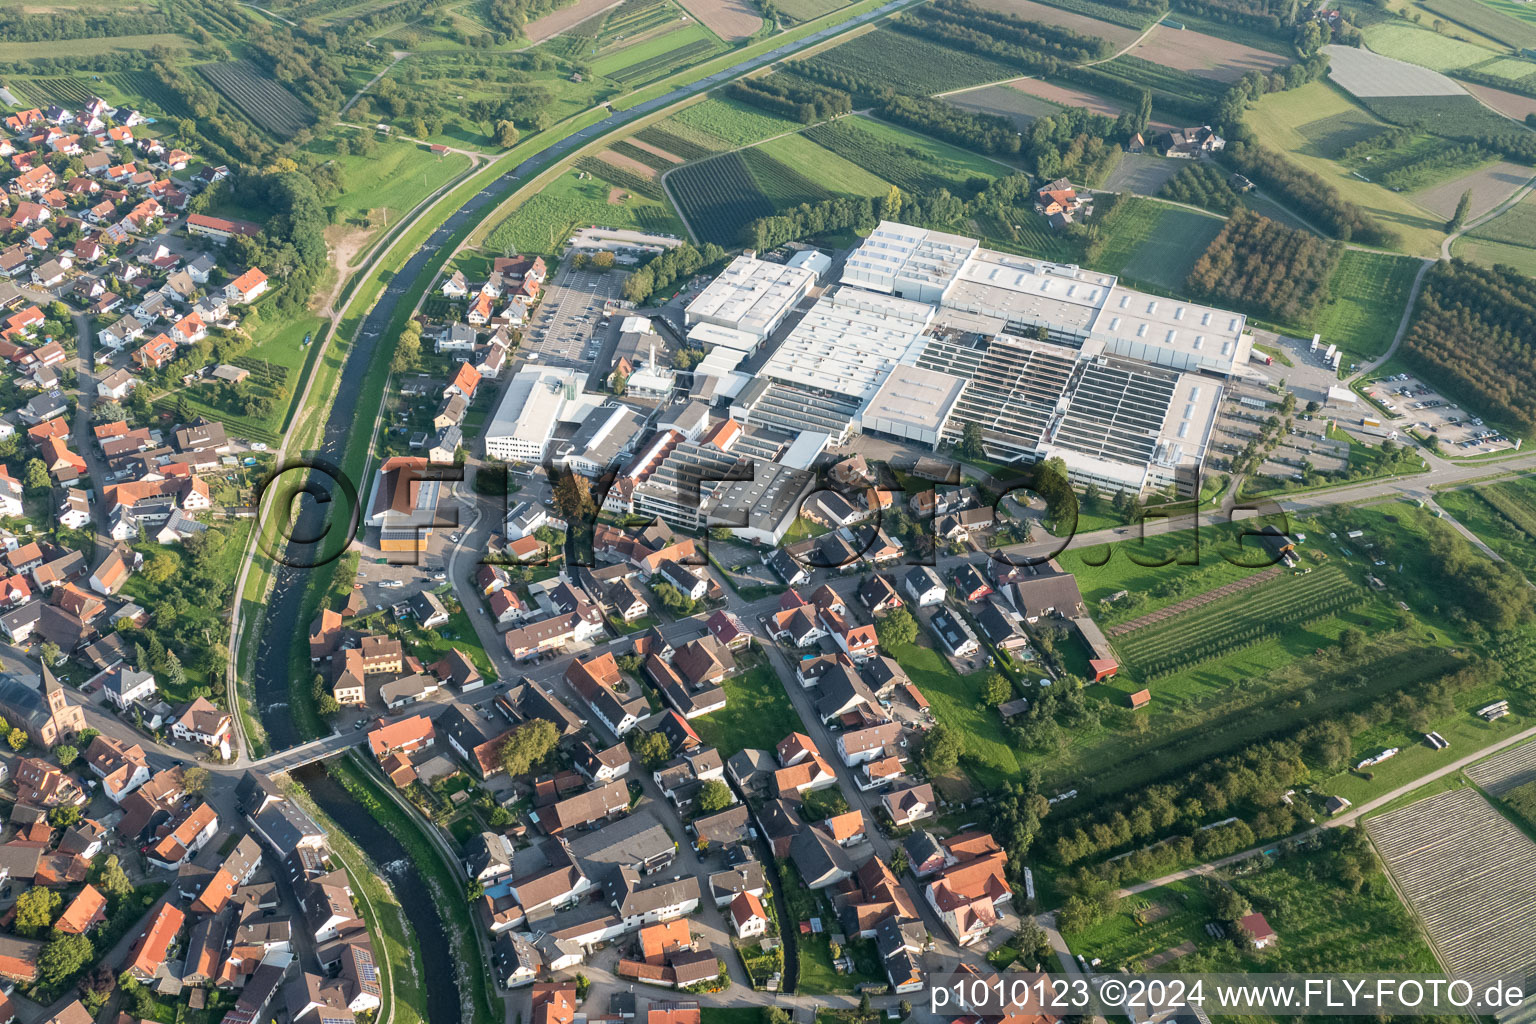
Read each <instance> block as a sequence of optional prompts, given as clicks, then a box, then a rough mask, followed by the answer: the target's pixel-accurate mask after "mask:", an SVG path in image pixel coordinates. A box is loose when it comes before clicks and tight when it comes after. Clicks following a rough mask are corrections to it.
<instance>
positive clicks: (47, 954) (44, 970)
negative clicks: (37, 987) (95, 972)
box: [37, 932, 95, 985]
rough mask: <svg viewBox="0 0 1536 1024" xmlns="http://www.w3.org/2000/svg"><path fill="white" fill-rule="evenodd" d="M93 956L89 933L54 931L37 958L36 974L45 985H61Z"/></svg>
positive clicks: (93, 949) (93, 951)
mask: <svg viewBox="0 0 1536 1024" xmlns="http://www.w3.org/2000/svg"><path fill="white" fill-rule="evenodd" d="M94 956H95V948H94V947H93V946H92V945H91V938H90V936H89V935H74V934H71V933H69V932H56V933H55V934H54V936H53V938H52V940H50V941H49V943H48V945H46V946H44V947H43V951H42V953H40V954H39V955H38V958H37V970H38V974H39V975H40V976H41V977H42V980H43V984H45V985H62V984H63V983H64V982H66V981H68V980H69V979H70V978H72V977H74V976H75V975H76V974H78V973H79V972H80V971H81V970H82V969H83V968H84V967H85V966H86V965H87V964H89V963H90V962H91V960H92V959H93V958H94Z"/></svg>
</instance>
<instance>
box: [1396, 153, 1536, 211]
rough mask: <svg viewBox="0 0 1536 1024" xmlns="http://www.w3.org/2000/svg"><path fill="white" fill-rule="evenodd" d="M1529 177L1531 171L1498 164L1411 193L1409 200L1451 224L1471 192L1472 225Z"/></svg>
mask: <svg viewBox="0 0 1536 1024" xmlns="http://www.w3.org/2000/svg"><path fill="white" fill-rule="evenodd" d="M1531 174H1532V171H1531V168H1530V167H1527V166H1523V165H1521V164H1517V163H1514V162H1512V161H1509V160H1499V161H1497V162H1495V163H1489V164H1486V165H1485V166H1483V167H1480V168H1479V169H1477V170H1475V171H1473V172H1471V173H1470V174H1463V175H1461V176H1460V177H1457V178H1452V179H1450V180H1449V181H1442V182H1440V183H1439V184H1438V185H1431V186H1429V187H1428V188H1421V189H1419V190H1418V191H1417V192H1414V193H1412V197H1413V201H1414V202H1416V203H1418V204H1419V205H1420V206H1422V207H1424V208H1425V209H1426V210H1428V211H1429V212H1430V213H1434V214H1438V215H1439V216H1441V217H1444V218H1445V219H1446V220H1450V219H1451V216H1452V215H1453V214H1454V213H1455V212H1456V206H1457V204H1458V203H1460V202H1461V197H1462V195H1463V194H1464V193H1466V192H1468V191H1470V192H1471V193H1472V205H1471V206H1470V207H1468V209H1467V220H1469V221H1471V220H1475V219H1477V218H1478V217H1481V216H1483V215H1484V214H1485V213H1488V212H1489V211H1490V210H1493V209H1496V208H1497V207H1498V206H1500V205H1501V204H1503V203H1505V202H1507V201H1508V200H1509V197H1510V196H1512V195H1514V194H1515V193H1516V192H1518V191H1519V190H1520V189H1521V188H1522V187H1523V186H1524V185H1526V184H1527V183H1528V182H1529V181H1530V180H1531Z"/></svg>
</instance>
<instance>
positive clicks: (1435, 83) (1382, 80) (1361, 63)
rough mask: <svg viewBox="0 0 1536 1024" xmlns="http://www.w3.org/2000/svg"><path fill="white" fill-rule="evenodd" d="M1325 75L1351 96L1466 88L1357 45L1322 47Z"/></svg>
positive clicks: (1448, 93)
mask: <svg viewBox="0 0 1536 1024" xmlns="http://www.w3.org/2000/svg"><path fill="white" fill-rule="evenodd" d="M1323 51H1324V52H1325V53H1327V54H1328V77H1329V78H1330V79H1332V80H1333V82H1334V84H1336V85H1338V86H1339V87H1340V88H1341V89H1343V90H1344V91H1345V92H1348V93H1349V94H1351V95H1353V96H1361V97H1368V96H1462V95H1465V90H1464V89H1462V87H1461V86H1459V85H1457V84H1456V83H1455V82H1453V81H1451V80H1450V79H1449V78H1446V77H1445V76H1444V75H1442V74H1440V72H1438V71H1431V70H1429V68H1422V67H1419V66H1418V65H1417V64H1409V63H1408V62H1406V61H1401V60H1393V59H1392V58H1391V57H1383V56H1382V55H1381V54H1379V53H1372V52H1371V51H1370V50H1366V49H1362V48H1360V47H1356V46H1340V45H1338V44H1337V43H1332V44H1329V45H1328V46H1325V47H1323Z"/></svg>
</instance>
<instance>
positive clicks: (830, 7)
mask: <svg viewBox="0 0 1536 1024" xmlns="http://www.w3.org/2000/svg"><path fill="white" fill-rule="evenodd" d="M846 6H847V0H782V2H776V3H775V4H774V7H775V8H777V9H778V12H779V13H780V14H782V15H784V16H785V17H786V18H793V19H794V20H795V21H812V20H814V19H816V18H819V17H821V16H822V15H824V14H831V13H832V12H833V11H835V10H837V9H839V8H841V7H846ZM706 1024H707V1022H706Z"/></svg>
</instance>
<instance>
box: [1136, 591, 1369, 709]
mask: <svg viewBox="0 0 1536 1024" xmlns="http://www.w3.org/2000/svg"><path fill="white" fill-rule="evenodd" d="M1364 600H1365V591H1364V590H1362V589H1361V588H1360V587H1359V586H1358V585H1357V584H1355V583H1354V582H1353V581H1352V580H1350V579H1349V578H1348V577H1347V576H1345V575H1344V573H1343V571H1342V570H1340V569H1334V568H1328V567H1323V568H1319V569H1315V570H1313V571H1312V572H1310V573H1307V574H1305V575H1292V574H1290V573H1282V574H1281V575H1280V576H1278V577H1275V578H1273V579H1270V580H1268V581H1267V582H1264V583H1260V584H1258V585H1257V586H1253V587H1250V588H1248V589H1246V590H1244V591H1241V592H1240V593H1239V594H1237V595H1235V596H1233V597H1228V598H1224V599H1221V600H1217V601H1211V602H1209V603H1207V604H1203V605H1201V606H1199V607H1198V608H1194V609H1191V610H1189V611H1185V612H1181V613H1180V614H1178V615H1175V616H1173V617H1171V618H1167V619H1164V620H1162V621H1161V622H1158V623H1156V624H1153V625H1148V626H1143V627H1141V628H1139V629H1136V630H1133V631H1131V632H1129V633H1125V634H1123V635H1121V636H1119V637H1116V638H1115V640H1114V645H1115V650H1116V651H1117V652H1118V653H1119V654H1120V656H1121V658H1122V659H1123V663H1124V665H1125V667H1126V668H1127V669H1129V670H1130V671H1131V672H1134V673H1135V674H1136V675H1137V676H1138V677H1139V678H1140V679H1141V681H1142V682H1150V681H1152V680H1156V679H1160V678H1163V677H1165V676H1169V675H1174V674H1187V673H1189V672H1190V671H1191V670H1193V669H1194V668H1195V667H1196V666H1198V665H1201V664H1203V663H1205V662H1207V661H1213V660H1217V659H1220V658H1226V657H1229V656H1231V655H1232V654H1235V653H1236V652H1238V651H1241V650H1243V649H1245V648H1247V647H1249V646H1251V645H1253V644H1256V643H1263V642H1266V641H1269V640H1271V639H1275V638H1277V634H1278V635H1279V638H1283V637H1284V636H1285V635H1286V634H1289V633H1293V632H1295V631H1296V630H1306V629H1307V628H1309V627H1310V626H1311V625H1312V624H1313V623H1315V622H1319V621H1323V620H1326V619H1329V618H1332V617H1334V616H1335V615H1336V614H1339V613H1342V612H1344V611H1346V610H1348V609H1350V608H1352V607H1353V606H1355V605H1358V604H1360V603H1362V602H1363V601H1364Z"/></svg>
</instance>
